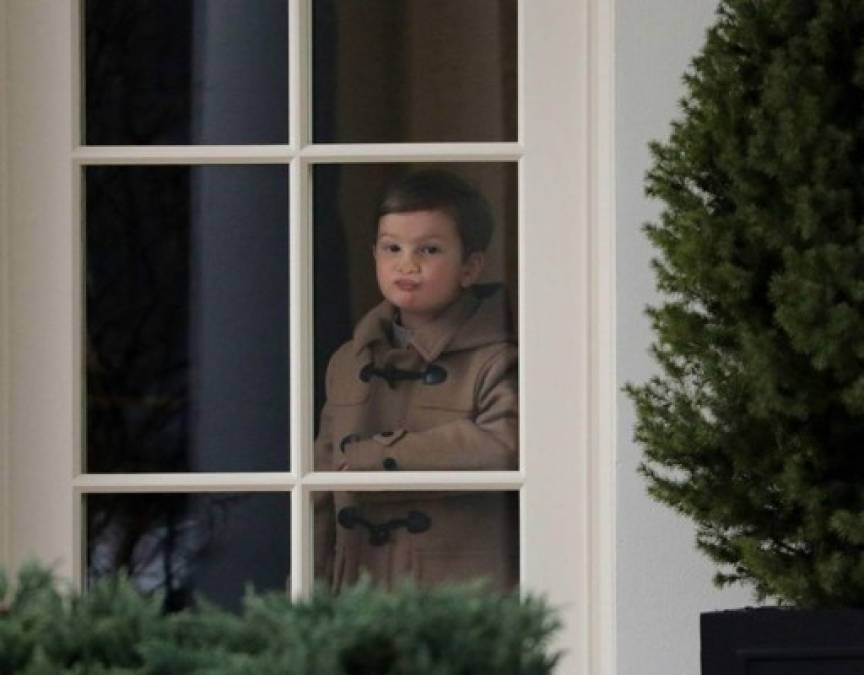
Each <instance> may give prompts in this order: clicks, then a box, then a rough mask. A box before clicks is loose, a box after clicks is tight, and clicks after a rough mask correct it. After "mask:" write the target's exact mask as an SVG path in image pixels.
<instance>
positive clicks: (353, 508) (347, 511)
mask: <svg viewBox="0 0 864 675" xmlns="http://www.w3.org/2000/svg"><path fill="white" fill-rule="evenodd" d="M313 499H315V500H316V503H315V575H316V578H317V579H318V580H319V581H321V582H323V583H325V584H328V585H330V586H332V587H333V588H334V589H335V590H340V589H342V588H345V587H346V586H349V585H351V584H353V583H356V582H357V581H358V580H359V579H360V577H361V575H363V574H368V575H369V576H370V577H371V579H372V580H373V581H374V582H375V583H378V584H381V585H383V586H385V587H391V586H393V585H394V584H397V583H398V582H399V581H402V580H406V579H410V580H412V581H414V582H417V583H419V584H421V585H434V584H439V583H446V582H464V581H470V580H475V579H485V580H486V581H488V582H489V584H490V585H491V586H492V587H493V588H495V589H497V590H502V591H509V590H513V589H514V588H515V587H516V585H517V583H518V579H519V495H518V493H516V492H322V493H318V494H316V495H315V496H314V497H313Z"/></svg>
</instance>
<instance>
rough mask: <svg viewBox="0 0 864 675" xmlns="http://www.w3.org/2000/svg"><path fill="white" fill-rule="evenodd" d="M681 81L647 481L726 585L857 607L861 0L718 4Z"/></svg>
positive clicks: (860, 538) (863, 408) (862, 322)
mask: <svg viewBox="0 0 864 675" xmlns="http://www.w3.org/2000/svg"><path fill="white" fill-rule="evenodd" d="M684 82H685V88H686V94H685V97H684V99H683V100H682V102H681V105H682V114H681V117H680V119H679V120H677V121H676V122H674V123H673V125H672V131H671V135H670V137H669V140H668V141H667V142H665V143H654V144H652V148H651V149H652V153H653V164H652V168H651V169H650V171H649V173H648V176H647V179H646V186H647V193H648V195H649V196H651V197H654V198H657V199H659V200H661V201H662V202H663V204H664V209H663V212H662V214H661V216H660V219H659V222H655V223H651V224H648V225H646V233H647V236H648V237H649V239H650V240H651V242H652V243H653V244H654V245H655V246H656V247H657V249H658V250H659V257H658V259H657V260H655V261H654V267H655V273H656V279H657V287H658V290H659V291H660V292H661V293H662V295H663V302H662V304H661V305H659V306H657V307H653V308H649V310H648V314H649V316H650V318H651V320H652V324H653V328H654V331H655V342H654V345H653V352H654V354H655V356H656V358H657V360H658V362H659V365H660V372H661V375H659V376H657V377H654V378H652V379H650V380H649V381H648V382H647V383H645V384H643V385H640V386H634V385H630V386H629V387H628V388H627V390H628V393H629V394H630V396H631V397H632V398H633V400H634V401H635V404H636V410H637V425H636V440H637V441H638V442H639V443H641V444H642V446H643V447H644V453H645V459H644V462H643V464H642V465H641V467H640V470H641V471H642V473H643V474H644V475H645V476H646V477H647V480H648V484H649V491H650V493H651V495H652V496H653V497H655V498H656V499H658V500H660V501H662V502H664V503H666V504H668V505H670V506H672V507H673V508H675V509H676V510H678V511H679V512H680V513H682V514H685V515H686V516H688V517H690V518H692V519H693V520H694V521H695V523H696V525H697V544H698V546H699V547H700V548H701V549H702V550H703V551H705V552H706V553H707V554H708V555H709V556H710V557H711V558H713V560H714V561H716V562H717V563H718V564H719V572H718V573H717V576H716V577H715V581H716V582H717V583H718V584H720V585H723V584H728V583H732V582H744V583H749V584H751V585H752V586H753V588H754V590H755V592H756V595H757V596H758V597H759V598H762V599H764V598H766V597H773V598H776V599H779V600H780V601H782V602H784V603H791V604H794V605H797V606H800V607H864V2H861V1H860V0H721V2H720V4H719V7H718V10H717V17H716V21H715V23H714V25H713V26H712V27H711V28H710V29H709V31H708V33H707V40H706V43H705V45H704V47H703V48H702V50H701V52H700V53H699V54H698V55H697V56H696V58H695V59H694V60H693V62H692V64H691V67H690V69H689V70H688V72H687V73H686V75H685V77H684Z"/></svg>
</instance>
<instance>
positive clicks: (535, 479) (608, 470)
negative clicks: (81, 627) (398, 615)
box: [0, 0, 616, 675]
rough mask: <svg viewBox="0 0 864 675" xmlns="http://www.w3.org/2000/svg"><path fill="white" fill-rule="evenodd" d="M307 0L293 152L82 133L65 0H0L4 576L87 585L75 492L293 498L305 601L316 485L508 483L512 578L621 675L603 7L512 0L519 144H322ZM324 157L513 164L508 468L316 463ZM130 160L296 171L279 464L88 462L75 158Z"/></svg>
mask: <svg viewBox="0 0 864 675" xmlns="http://www.w3.org/2000/svg"><path fill="white" fill-rule="evenodd" d="M307 3H308V0H290V3H289V4H290V49H291V53H290V61H289V63H290V91H291V96H290V101H291V119H292V124H291V138H290V143H289V144H288V145H284V146H282V145H279V146H236V147H234V146H228V147H226V146H179V147H169V146H160V147H82V146H81V145H80V129H79V128H78V124H77V122H76V120H79V119H80V114H79V112H80V105H81V102H80V95H79V89H80V88H79V86H78V83H79V82H80V75H81V73H80V64H79V63H78V62H77V60H76V55H77V54H78V53H79V52H78V50H79V45H78V35H79V28H80V26H79V21H80V9H79V7H78V1H77V0H3V1H2V2H0V563H3V564H4V566H5V567H7V568H9V569H15V568H17V567H18V566H19V565H20V564H21V563H22V562H23V561H24V560H26V559H28V558H31V557H37V558H39V559H41V560H44V561H47V562H51V563H53V564H55V566H56V569H57V571H58V572H59V573H60V574H62V575H64V576H66V577H69V578H71V579H73V580H74V579H79V578H80V577H81V571H82V570H81V567H82V559H83V558H82V550H81V548H82V544H81V539H82V537H81V536H80V534H79V533H80V530H81V528H82V524H83V517H82V513H81V503H82V496H83V495H85V494H91V493H98V492H152V491H155V492H187V491H188V492H207V491H232V492H233V491H238V490H239V491H249V492H253V491H290V492H291V493H292V523H291V525H292V532H294V533H297V534H296V537H297V538H296V539H295V541H298V540H299V542H300V543H301V544H305V545H301V546H293V547H292V561H291V562H292V577H291V584H292V589H291V590H292V593H294V595H295V596H299V595H302V594H303V593H305V592H306V590H307V589H308V588H309V582H310V580H311V567H312V566H311V562H312V561H311V547H310V546H308V544H309V542H310V539H311V517H310V511H309V499H308V496H309V493H310V491H314V490H324V489H340V490H341V489H351V490H364V489H367V490H368V489H387V488H390V489H400V490H402V489H411V490H435V489H444V488H454V487H456V488H470V489H477V490H503V489H514V490H519V491H520V492H521V501H520V504H521V508H520V516H521V521H522V522H521V527H520V529H521V546H520V557H521V579H522V585H523V588H524V589H525V590H526V591H531V592H540V593H543V594H545V595H546V596H547V597H548V598H549V600H550V601H551V602H552V603H553V604H554V605H555V606H557V607H559V608H560V609H561V611H562V617H563V618H564V620H565V626H564V630H563V631H562V633H561V634H560V636H559V639H558V642H557V646H559V647H562V648H564V649H566V650H567V656H566V658H565V659H564V661H563V662H562V665H561V670H560V672H562V673H575V674H578V675H588V674H589V673H590V674H592V675H598V674H604V675H612V674H613V673H614V672H615V662H614V656H615V527H614V526H615V485H614V467H615V435H616V422H615V394H616V392H615V382H616V379H615V363H614V344H615V303H614V299H615V287H614V274H615V271H614V260H615V252H614V229H615V228H614V224H615V221H614V193H613V184H614V180H613V160H612V158H613V129H614V105H613V100H612V99H613V95H612V92H613V81H612V77H613V55H614V41H613V23H614V9H613V5H612V2H611V0H521V2H520V10H519V26H520V31H519V49H520V67H519V87H520V115H519V141H518V142H516V143H480V144H475V143H441V144H399V145H387V144H383V145H368V144H363V145H327V146H310V145H309V138H308V131H309V129H310V127H311V125H310V124H309V121H310V115H309V112H310V109H309V106H308V104H307V102H308V100H309V97H308V95H306V96H304V95H303V94H304V93H305V94H308V92H309V91H310V82H309V79H308V77H307V73H308V67H309V48H308V47H309V45H308V39H307V38H306V35H307V29H308V25H309V12H308V4H307ZM562 64H564V65H563V66H562ZM559 66H562V67H559ZM562 74H565V75H566V76H567V78H569V79H564V75H562ZM299 120H305V123H302V124H298V123H297V122H298V121H299ZM335 161H338V162H343V161H344V162H361V161H381V162H384V161H387V162H390V161H394V162H408V161H412V162H416V161H423V162H426V161H518V162H519V165H520V171H519V192H520V195H519V223H520V228H519V246H520V256H519V289H520V302H519V306H520V330H519V337H520V354H521V356H520V369H521V383H522V386H521V391H520V397H521V402H520V405H521V408H520V411H521V412H520V415H521V435H522V438H521V441H522V442H521V443H520V447H521V448H522V457H521V462H520V470H519V471H515V472H491V471H490V472H460V473H458V474H455V473H448V472H422V473H421V472H416V473H411V472H399V473H398V474H395V475H394V474H393V473H391V472H375V473H362V474H360V473H357V474H344V473H341V474H333V473H318V474H314V475H313V474H310V473H309V472H310V470H311V443H310V439H311V435H312V428H313V424H312V422H313V420H312V400H311V396H310V392H311V391H312V372H311V367H310V366H309V365H308V364H309V363H311V359H310V358H304V356H308V355H309V354H311V349H312V335H311V324H312V322H311V321H310V320H309V319H310V318H311V312H312V308H311V302H310V298H311V292H310V290H309V289H310V284H311V267H312V259H311V250H312V247H311V235H310V230H311V227H310V226H309V222H310V220H311V219H310V217H309V206H310V205H311V201H310V200H309V195H308V192H309V189H310V184H311V181H310V180H309V176H310V171H311V167H312V166H313V165H314V164H316V163H320V162H335ZM124 163H125V164H177V163H181V164H210V163H219V164H222V163H256V164H258V163H280V164H288V165H289V166H290V176H291V186H290V190H291V213H290V217H291V224H292V239H291V275H292V278H291V293H292V297H291V312H292V315H291V316H292V320H291V331H292V335H291V337H292V364H294V365H293V366H292V382H291V398H292V401H295V402H302V407H297V404H294V405H295V407H294V408H293V409H292V425H291V467H292V471H290V472H285V473H237V474H156V475H153V474H147V475H94V474H82V473H81V471H80V468H81V465H80V457H81V455H82V452H81V439H82V437H83V429H82V415H81V412H80V411H81V410H82V405H83V401H82V390H83V369H82V362H81V361H82V359H81V353H82V349H81V334H82V312H83V310H82V306H83V298H82V290H81V289H82V287H83V283H82V270H81V253H82V251H81V236H80V235H81V215H82V214H81V209H80V204H81V196H82V186H81V173H82V169H81V167H82V166H86V165H94V164H124ZM298 364H305V365H302V367H298ZM304 447H305V452H301V449H302V448H304Z"/></svg>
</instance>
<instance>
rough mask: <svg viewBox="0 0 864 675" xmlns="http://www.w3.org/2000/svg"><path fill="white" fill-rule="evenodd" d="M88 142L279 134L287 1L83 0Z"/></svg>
mask: <svg viewBox="0 0 864 675" xmlns="http://www.w3.org/2000/svg"><path fill="white" fill-rule="evenodd" d="M84 40H85V64H84V67H85V95H84V101H85V127H86V128H85V137H86V142H87V143H89V144H91V145H138V144H142V145H147V144H191V143H206V144H234V143H287V142H288V3H287V2H286V0H256V1H255V2H226V1H225V0H184V1H183V2H178V1H177V0H123V1H122V2H117V1H116V0H85V2H84Z"/></svg>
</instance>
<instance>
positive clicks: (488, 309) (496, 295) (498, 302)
mask: <svg viewBox="0 0 864 675" xmlns="http://www.w3.org/2000/svg"><path fill="white" fill-rule="evenodd" d="M395 314H396V308H395V307H394V306H393V305H392V304H391V303H390V302H388V301H387V300H384V301H382V302H381V303H380V304H378V305H377V306H376V307H374V308H373V309H372V310H371V311H370V312H369V313H368V314H366V316H364V317H363V318H362V319H361V320H360V322H359V323H358V324H357V327H356V329H355V330H354V340H353V342H354V348H355V353H356V354H358V355H359V354H360V352H362V351H363V350H364V349H366V348H371V347H372V346H373V345H374V344H375V343H377V342H384V343H386V344H389V342H390V332H391V330H392V326H393V317H394V316H395ZM500 342H511V343H515V342H516V335H515V333H514V331H513V327H512V319H511V313H510V307H509V303H508V301H507V292H506V290H505V288H504V286H503V284H475V285H474V286H471V287H470V288H468V289H466V290H465V292H463V293H462V295H461V296H460V297H459V299H458V300H456V302H454V303H453V304H452V305H450V307H448V308H447V309H446V310H444V312H443V313H442V314H441V316H439V317H438V318H437V319H436V320H435V321H432V322H430V323H428V324H425V325H423V326H421V327H420V328H417V329H416V330H415V331H414V335H413V337H412V340H411V344H412V345H413V346H414V348H415V349H416V350H417V353H418V354H420V356H421V357H422V358H423V360H424V361H426V362H428V363H431V362H432V361H434V360H435V359H437V358H438V357H439V356H440V355H441V354H444V353H446V352H457V351H461V350H464V349H476V348H477V347H482V346H484V345H487V344H493V343H500Z"/></svg>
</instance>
